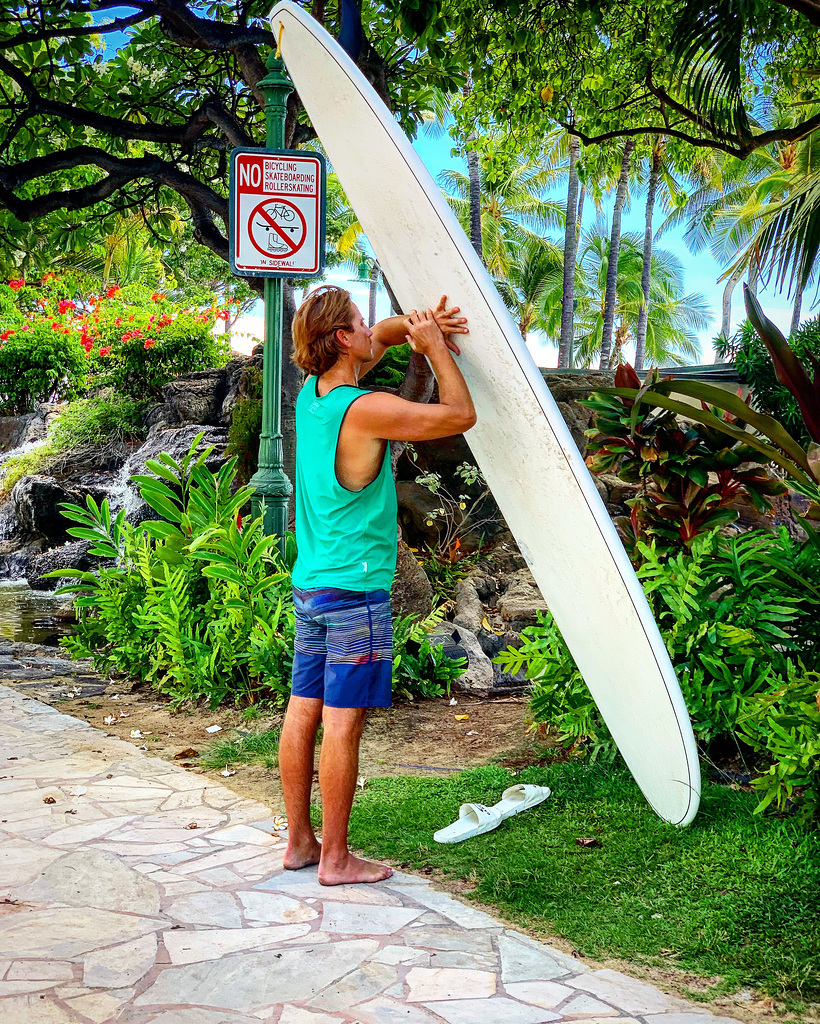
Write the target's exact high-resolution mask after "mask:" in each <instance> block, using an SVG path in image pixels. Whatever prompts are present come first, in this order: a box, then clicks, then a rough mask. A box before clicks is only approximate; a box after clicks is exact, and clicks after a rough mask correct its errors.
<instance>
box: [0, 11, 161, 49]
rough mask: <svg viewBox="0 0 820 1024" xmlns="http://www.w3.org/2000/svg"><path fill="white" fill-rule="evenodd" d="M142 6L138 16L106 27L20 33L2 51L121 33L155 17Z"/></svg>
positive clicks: (6, 42)
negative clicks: (26, 44)
mask: <svg viewBox="0 0 820 1024" xmlns="http://www.w3.org/2000/svg"><path fill="white" fill-rule="evenodd" d="M140 6H142V7H144V8H146V9H144V10H141V11H139V13H137V14H130V15H129V16H128V17H127V18H116V19H115V20H114V21H110V22H108V23H107V24H105V25H78V26H77V27H76V28H72V27H70V26H63V27H61V28H46V29H42V30H41V31H39V32H20V33H19V34H18V35H16V36H12V37H11V38H10V39H4V40H3V41H2V42H0V50H11V49H14V47H16V46H22V45H23V43H41V42H44V41H45V40H46V39H55V38H57V37H60V38H63V39H65V38H69V39H75V38H77V37H79V36H96V35H105V33H106V32H120V31H122V29H124V28H129V27H130V26H131V25H136V24H137V23H138V22H140V21H146V20H147V19H148V18H152V17H153V16H154V13H153V11H150V10H148V9H147V8H149V7H150V5H149V4H148V3H145V4H142V5H140Z"/></svg>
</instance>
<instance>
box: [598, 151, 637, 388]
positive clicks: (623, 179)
mask: <svg viewBox="0 0 820 1024" xmlns="http://www.w3.org/2000/svg"><path fill="white" fill-rule="evenodd" d="M634 148H635V140H634V139H627V140H626V145H625V146H624V155H623V158H622V160H621V174H620V176H619V178H618V191H617V192H616V193H615V208H614V209H613V211H612V234H611V235H610V238H609V265H608V267H607V274H606V294H605V295H604V326H603V330H602V331H601V360H600V363H599V364H598V365H599V367H600V369H602V370H606V369H608V368H609V354H610V352H611V351H612V326H613V324H614V323H615V302H616V299H617V294H618V252H619V250H620V248H621V213H622V211H623V208H624V204H625V203H626V186H627V182H628V181H629V162H630V160H631V159H632V151H633V149H634Z"/></svg>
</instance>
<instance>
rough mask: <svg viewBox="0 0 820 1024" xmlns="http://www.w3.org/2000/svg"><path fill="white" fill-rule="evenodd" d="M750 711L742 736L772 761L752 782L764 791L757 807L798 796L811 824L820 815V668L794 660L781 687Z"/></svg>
mask: <svg viewBox="0 0 820 1024" xmlns="http://www.w3.org/2000/svg"><path fill="white" fill-rule="evenodd" d="M747 716H748V717H746V718H745V719H743V720H742V721H741V723H740V728H741V732H742V735H743V738H744V739H745V741H746V742H747V743H748V744H749V745H750V746H751V747H752V748H753V749H755V750H757V751H761V752H763V753H764V754H765V755H766V757H767V758H768V759H770V760H771V762H772V763H771V764H770V765H769V767H768V768H767V769H766V771H765V772H763V774H762V775H761V776H760V777H759V778H757V779H755V780H754V783H753V785H754V787H755V789H756V790H757V791H758V792H759V793H761V794H762V799H761V801H760V803H759V804H758V805H757V808H756V811H757V812H758V813H759V812H760V811H763V810H765V809H766V808H767V807H768V806H769V805H770V804H774V805H775V806H776V807H777V808H778V809H779V810H784V809H785V808H786V807H787V806H788V804H790V803H792V802H796V804H797V811H798V815H799V817H800V819H801V820H802V821H803V822H804V823H806V824H808V823H809V822H811V821H812V820H813V819H815V818H817V817H818V816H820V673H818V672H809V671H806V670H805V669H804V668H803V666H802V665H794V666H790V668H789V674H788V679H787V681H786V682H785V683H784V685H783V686H782V687H780V688H779V689H777V690H775V691H774V692H772V693H766V694H760V695H758V696H757V697H754V698H753V699H752V700H750V701H749V702H748V706H747Z"/></svg>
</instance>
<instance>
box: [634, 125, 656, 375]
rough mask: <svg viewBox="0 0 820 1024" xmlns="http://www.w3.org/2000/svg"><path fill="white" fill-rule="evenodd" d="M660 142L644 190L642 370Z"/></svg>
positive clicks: (638, 343)
mask: <svg viewBox="0 0 820 1024" xmlns="http://www.w3.org/2000/svg"><path fill="white" fill-rule="evenodd" d="M661 152H662V150H661V143H660V140H658V143H657V144H656V145H655V146H653V147H652V166H651V168H650V170H649V187H648V188H647V191H646V222H645V225H644V232H643V266H642V268H641V292H642V294H643V302H642V303H641V308H640V311H639V313H638V326H637V328H636V330H635V369H636V370H642V369H643V364H644V359H645V358H646V324H647V321H648V320H649V285H650V283H651V280H652V214H653V213H654V212H655V196H656V195H657V192H658V179H659V178H660V174H661Z"/></svg>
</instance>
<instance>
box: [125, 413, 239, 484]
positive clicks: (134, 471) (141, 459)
mask: <svg viewBox="0 0 820 1024" xmlns="http://www.w3.org/2000/svg"><path fill="white" fill-rule="evenodd" d="M201 432H202V433H204V436H203V438H202V440H201V441H200V444H199V451H201V450H202V449H204V448H207V447H208V446H209V445H213V446H214V450H213V452H211V454H210V455H209V456H208V458H207V459H206V460H205V465H206V466H207V468H208V469H211V470H214V471H216V470H218V469H219V468H220V466H223V465H224V464H225V463H226V462H227V456H226V455H225V448H226V447H227V444H228V431H227V430H225V429H224V428H222V427H209V426H203V425H201V424H186V425H184V426H177V427H167V426H162V425H158V426H157V427H156V428H153V427H152V428H151V431H150V432H149V435H148V439H147V440H146V442H145V444H144V445H143V446H142V447H141V448H138V449H137V450H136V451H135V452H134V454H133V455H131V456H130V457H129V459H128V462H127V463H126V466H127V473H128V475H129V476H146V475H148V476H150V475H152V474H151V473H150V470H148V468H147V467H146V465H145V463H146V461H147V460H148V459H156V458H157V456H158V455H159V454H160V452H167V453H168V454H169V455H170V456H171V458H173V459H177V460H178V461H181V460H182V459H183V458H184V457H185V456H186V455H187V454H188V450H189V449H190V447H191V444H192V442H193V440H194V438H195V437H196V435H197V434H199V433H201Z"/></svg>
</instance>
